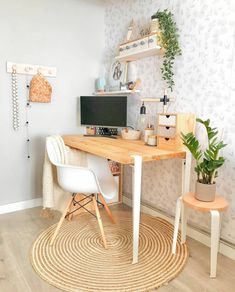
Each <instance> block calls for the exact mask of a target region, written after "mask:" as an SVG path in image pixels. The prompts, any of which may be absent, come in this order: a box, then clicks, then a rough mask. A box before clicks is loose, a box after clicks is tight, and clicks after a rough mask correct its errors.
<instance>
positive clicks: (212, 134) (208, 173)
mask: <svg viewBox="0 0 235 292" xmlns="http://www.w3.org/2000/svg"><path fill="white" fill-rule="evenodd" d="M197 122H198V123H200V124H202V125H204V126H205V128H206V132H207V138H208V147H207V149H206V150H205V151H204V152H203V151H202V150H201V147H200V143H199V141H198V140H197V138H196V137H195V135H194V134H193V133H188V134H183V133H181V137H182V140H183V144H184V145H185V146H186V147H187V148H188V149H189V151H190V152H191V153H192V156H193V158H194V159H195V160H196V167H195V172H196V173H197V181H198V182H200V183H203V184H213V183H214V178H215V177H217V174H218V172H217V169H218V168H219V167H221V166H222V165H223V164H224V162H225V159H224V157H222V156H219V151H220V150H221V149H222V148H224V147H225V146H226V144H224V142H223V141H222V140H221V141H219V139H218V131H217V129H216V128H211V126H210V120H206V121H203V120H202V119H197Z"/></svg>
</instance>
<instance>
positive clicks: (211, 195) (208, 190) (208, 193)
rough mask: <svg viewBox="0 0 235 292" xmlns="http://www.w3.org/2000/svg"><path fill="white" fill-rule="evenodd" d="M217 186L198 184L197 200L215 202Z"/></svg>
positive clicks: (196, 188) (196, 189)
mask: <svg viewBox="0 0 235 292" xmlns="http://www.w3.org/2000/svg"><path fill="white" fill-rule="evenodd" d="M215 193H216V184H215V183H214V184H211V185H208V184H203V183H200V182H198V181H197V182H196V187H195V198H196V199H197V200H199V201H203V202H213V201H214V200H215Z"/></svg>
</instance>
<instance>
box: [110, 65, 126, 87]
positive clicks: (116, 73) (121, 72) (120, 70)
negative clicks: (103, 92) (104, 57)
mask: <svg viewBox="0 0 235 292" xmlns="http://www.w3.org/2000/svg"><path fill="white" fill-rule="evenodd" d="M127 66H128V65H127V63H126V62H120V61H119V60H115V59H114V60H113V61H112V62H111V66H110V71H109V91H116V90H120V86H121V84H124V83H126V80H127Z"/></svg>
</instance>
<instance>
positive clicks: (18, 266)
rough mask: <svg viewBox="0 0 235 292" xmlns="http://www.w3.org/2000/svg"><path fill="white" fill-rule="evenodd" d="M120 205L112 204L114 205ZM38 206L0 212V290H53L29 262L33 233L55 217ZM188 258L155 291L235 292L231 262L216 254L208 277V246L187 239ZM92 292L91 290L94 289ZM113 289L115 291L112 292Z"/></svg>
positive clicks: (48, 224) (28, 291)
mask: <svg viewBox="0 0 235 292" xmlns="http://www.w3.org/2000/svg"><path fill="white" fill-rule="evenodd" d="M121 207H122V208H123V206H115V207H114V208H121ZM40 211H41V208H33V209H28V210H25V211H20V212H15V213H11V214H5V215H0V291H1V292H31V291H33V292H56V291H61V290H59V289H56V288H54V287H52V286H50V285H49V284H47V283H46V282H44V281H43V280H41V279H40V278H39V277H38V276H37V275H36V273H35V272H34V270H33V268H32V267H31V265H30V262H29V250H30V246H31V244H32V242H33V241H34V239H36V237H37V235H38V234H39V233H40V232H41V231H42V230H44V229H45V228H47V227H48V226H50V225H52V224H53V223H54V222H56V221H57V220H58V217H57V218H55V219H45V218H41V217H40V215H39V214H40ZM188 244H189V249H190V258H189V261H188V263H187V265H186V267H185V268H184V270H183V271H182V273H181V274H180V275H179V276H178V277H177V278H176V279H174V280H173V281H171V282H170V283H169V284H168V285H167V286H164V287H161V288H160V289H158V290H157V291H159V292H190V291H193V292H235V261H232V260H230V259H228V258H226V257H224V256H222V255H219V257H218V277H217V278H216V279H210V278H209V248H207V247H205V246H204V245H202V244H200V243H198V242H196V241H195V240H192V239H188ZM94 292H95V291H94ZM114 292H115V291H114Z"/></svg>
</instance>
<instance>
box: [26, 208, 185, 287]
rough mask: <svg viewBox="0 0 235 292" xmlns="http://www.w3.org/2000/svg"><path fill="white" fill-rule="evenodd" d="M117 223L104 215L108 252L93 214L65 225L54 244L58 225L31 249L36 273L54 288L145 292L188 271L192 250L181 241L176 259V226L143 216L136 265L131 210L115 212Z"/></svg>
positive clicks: (48, 231)
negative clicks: (173, 242) (186, 267)
mask: <svg viewBox="0 0 235 292" xmlns="http://www.w3.org/2000/svg"><path fill="white" fill-rule="evenodd" d="M112 213H113V216H114V217H115V218H116V220H117V223H116V224H112V223H111V222H109V220H108V218H107V216H106V214H105V213H104V212H103V210H102V212H101V216H102V218H103V224H104V230H105V234H106V238H107V243H108V249H107V250H105V249H104V247H103V245H102V238H101V235H100V231H99V227H98V223H97V221H96V219H95V218H94V217H92V216H91V215H89V214H84V215H80V216H78V217H77V218H76V219H75V220H72V221H65V222H64V223H63V225H62V227H61V230H60V232H59V235H58V237H57V238H56V240H55V242H54V245H53V246H49V240H50V238H51V236H52V234H53V232H54V230H55V227H56V225H53V226H51V227H50V228H49V229H47V230H45V231H43V232H42V233H41V235H39V237H38V238H37V239H36V241H35V242H34V244H33V246H32V250H31V263H32V266H33V268H34V269H35V271H36V273H37V274H38V275H39V276H40V277H41V278H42V279H44V280H45V281H47V282H48V283H50V284H51V285H53V286H55V287H57V288H59V289H61V290H64V291H76V292H78V291H79V292H86V291H89V292H97V291H102V292H106V291H107V292H108V291H109V292H111V291H112V292H114V291H120V292H124V291H125V292H127V291H133V292H141V291H151V290H152V289H154V288H157V287H160V286H162V285H166V284H167V283H168V282H169V281H170V280H172V279H173V278H175V277H176V276H177V275H178V274H179V272H180V271H181V270H182V268H183V267H184V265H185V263H186V261H187V258H188V249H187V246H186V245H185V244H183V245H181V244H180V241H179V239H178V242H177V252H176V255H172V254H171V244H172V233H173V226H172V225H171V224H169V223H168V222H167V221H165V220H163V219H160V218H154V217H151V216H148V215H144V214H142V215H141V226H140V241H139V262H138V263H137V264H132V217H131V212H130V211H117V210H116V211H113V212H112Z"/></svg>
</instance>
